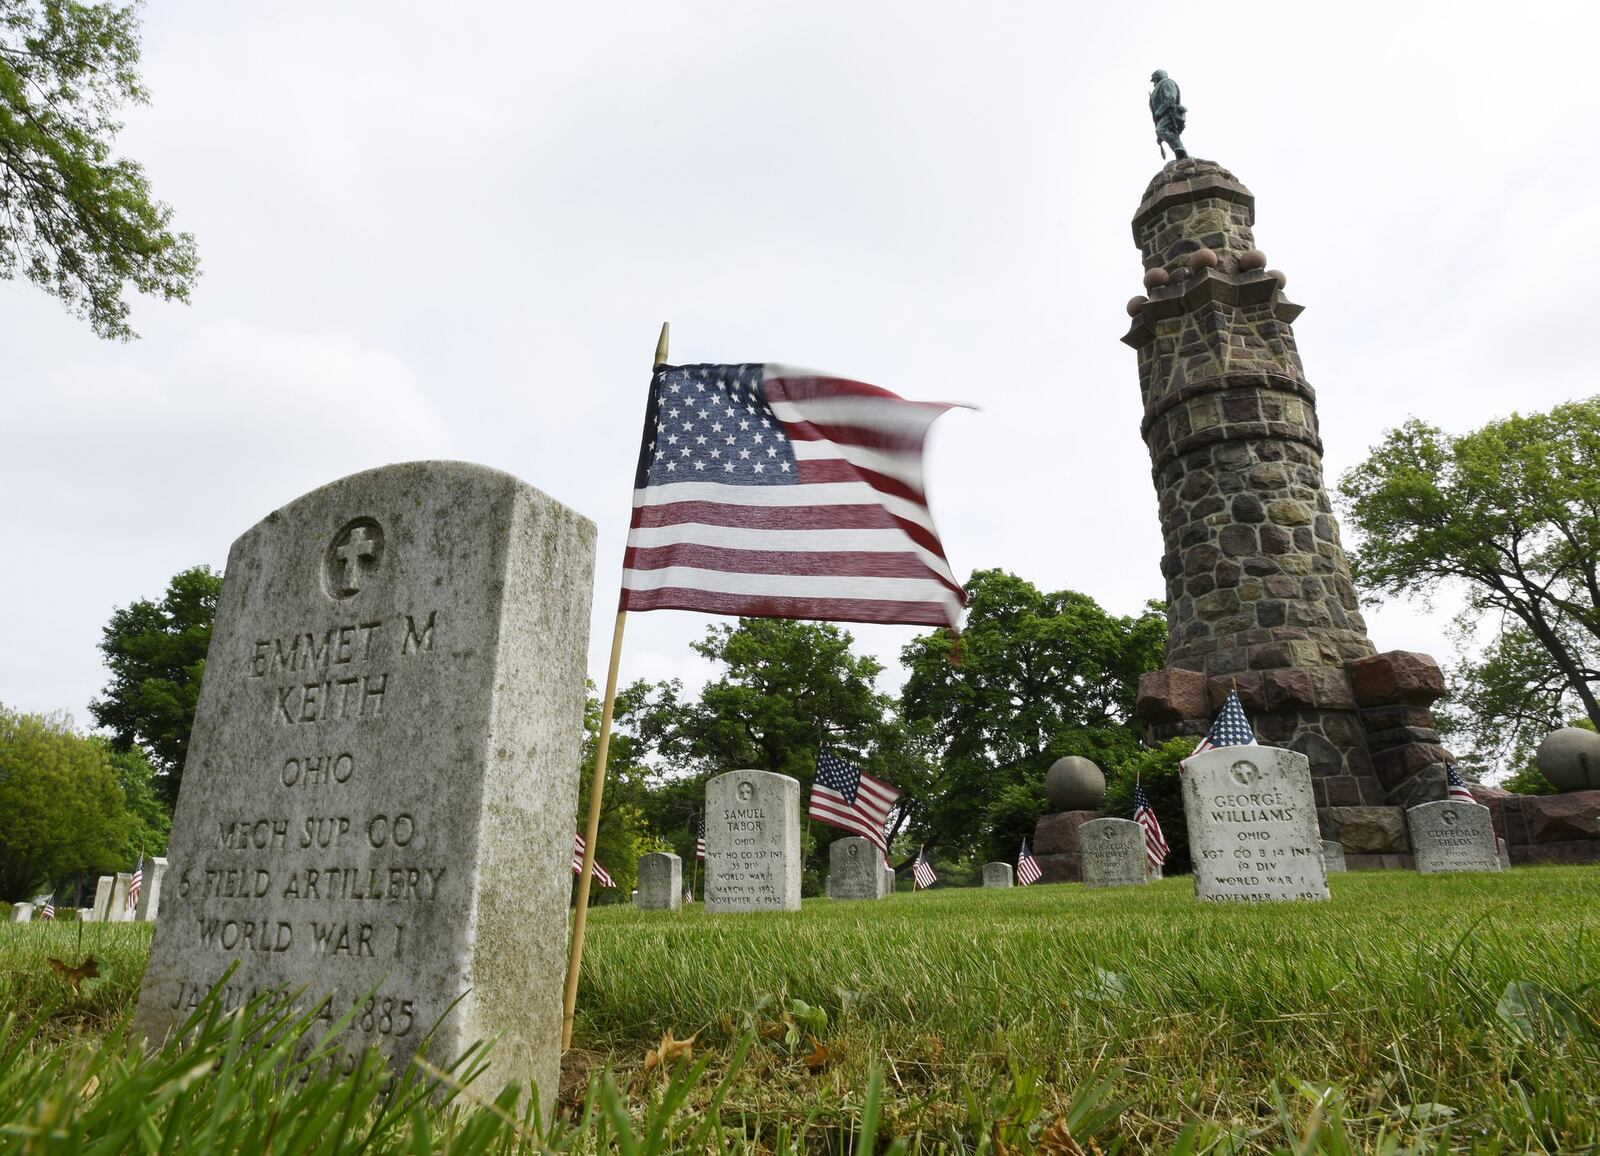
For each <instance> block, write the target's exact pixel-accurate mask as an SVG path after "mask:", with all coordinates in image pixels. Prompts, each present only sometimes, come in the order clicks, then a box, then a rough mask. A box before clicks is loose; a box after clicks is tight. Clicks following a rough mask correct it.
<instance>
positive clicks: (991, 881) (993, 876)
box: [983, 863, 1016, 887]
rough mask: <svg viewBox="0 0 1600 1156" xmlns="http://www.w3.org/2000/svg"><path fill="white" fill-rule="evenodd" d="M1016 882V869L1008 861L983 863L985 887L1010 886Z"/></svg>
mask: <svg viewBox="0 0 1600 1156" xmlns="http://www.w3.org/2000/svg"><path fill="white" fill-rule="evenodd" d="M1015 884H1016V869H1015V868H1014V867H1012V866H1011V864H1009V863H985V864H984V865H983V885H984V886H985V887H1012V886H1014V885H1015Z"/></svg>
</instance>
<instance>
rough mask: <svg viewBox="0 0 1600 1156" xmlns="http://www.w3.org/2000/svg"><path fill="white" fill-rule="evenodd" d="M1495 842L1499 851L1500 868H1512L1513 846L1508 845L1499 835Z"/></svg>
mask: <svg viewBox="0 0 1600 1156" xmlns="http://www.w3.org/2000/svg"><path fill="white" fill-rule="evenodd" d="M1494 843H1495V848H1496V850H1497V851H1498V852H1499V859H1500V870H1502V871H1509V870H1511V848H1510V847H1507V846H1506V841H1505V840H1504V839H1502V838H1500V837H1499V836H1498V835H1496V836H1495V840H1494Z"/></svg>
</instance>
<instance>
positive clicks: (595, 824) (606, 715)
mask: <svg viewBox="0 0 1600 1156" xmlns="http://www.w3.org/2000/svg"><path fill="white" fill-rule="evenodd" d="M670 330H671V326H670V324H669V323H668V322H665V321H663V322H662V323H661V336H660V338H659V339H658V340H657V341H656V359H655V365H661V364H663V363H664V362H665V361H666V360H667V337H668V334H669V332H670ZM627 617H628V612H627V611H626V610H619V611H617V625H616V629H615V630H614V631H613V632H612V635H611V668H610V669H609V670H607V671H606V702H605V706H604V707H603V708H602V709H601V711H600V741H599V742H597V743H596V744H595V748H594V778H593V780H592V781H591V782H590V784H589V820H588V824H587V826H586V827H585V828H584V835H583V869H582V870H581V871H580V872H579V873H578V910H577V912H576V913H575V914H574V915H573V917H572V955H571V958H570V959H568V961H567V989H566V992H565V994H564V995H563V997H562V1001H561V1050H562V1051H563V1052H564V1051H566V1050H567V1049H568V1048H570V1047H571V1046H572V1019H573V1016H574V1015H575V1014H576V1008H577V1006H578V971H579V969H580V968H581V967H582V966H583V933H584V929H585V927H586V926H587V924H588V922H589V882H590V880H591V879H592V878H593V873H594V854H595V840H596V839H598V838H599V836H600V800H601V797H602V796H603V795H604V793H605V789H606V755H607V754H608V753H609V752H610V748H611V716H612V712H613V711H614V710H615V709H616V705H617V664H618V662H619V661H620V660H621V658H622V627H623V623H624V622H626V621H627Z"/></svg>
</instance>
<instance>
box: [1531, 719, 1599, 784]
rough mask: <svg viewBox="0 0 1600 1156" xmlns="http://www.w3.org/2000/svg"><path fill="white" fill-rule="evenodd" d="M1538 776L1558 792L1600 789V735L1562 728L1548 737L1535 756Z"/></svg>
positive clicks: (1582, 730) (1581, 729)
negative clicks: (1541, 776)
mask: <svg viewBox="0 0 1600 1156" xmlns="http://www.w3.org/2000/svg"><path fill="white" fill-rule="evenodd" d="M1535 760H1536V761H1537V763H1538V765H1539V773H1540V774H1541V775H1543V776H1544V777H1545V778H1546V779H1548V780H1549V782H1550V785H1551V786H1552V787H1554V788H1555V789H1556V790H1558V791H1592V790H1595V789H1596V788H1600V735H1597V734H1595V733H1594V732H1593V731H1586V730H1584V729H1583V728H1582V727H1562V728H1561V729H1560V730H1558V731H1551V732H1550V733H1549V734H1547V735H1545V737H1544V741H1543V742H1542V743H1540V744H1539V753H1538V755H1536V756H1535Z"/></svg>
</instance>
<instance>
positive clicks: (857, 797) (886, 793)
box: [806, 751, 900, 862]
mask: <svg viewBox="0 0 1600 1156" xmlns="http://www.w3.org/2000/svg"><path fill="white" fill-rule="evenodd" d="M899 797H900V792H899V791H897V790H896V789H895V788H893V787H891V786H890V785H889V784H888V783H881V782H879V781H878V780H877V779H874V778H873V777H872V776H871V775H867V774H863V773H862V772H861V771H860V770H859V769H857V768H856V767H853V766H851V765H850V764H849V763H847V762H845V761H844V760H843V759H841V758H840V757H839V756H838V755H836V754H834V753H833V752H832V751H818V752H817V774H816V777H815V779H813V780H812V783H811V804H810V806H808V807H807V808H806V817H807V818H811V819H816V820H817V821H818V822H821V823H827V824H828V825H829V826H831V827H839V828H842V829H843V830H846V831H852V832H854V833H855V834H857V835H865V836H866V837H867V838H868V839H871V840H872V844H873V846H875V847H877V849H878V853H879V854H880V855H882V856H884V859H885V862H887V861H888V854H889V844H888V843H887V841H885V839H884V837H883V825H884V824H885V823H887V822H888V821H889V810H890V808H892V807H893V806H894V801H895V800H896V799H898V798H899Z"/></svg>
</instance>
